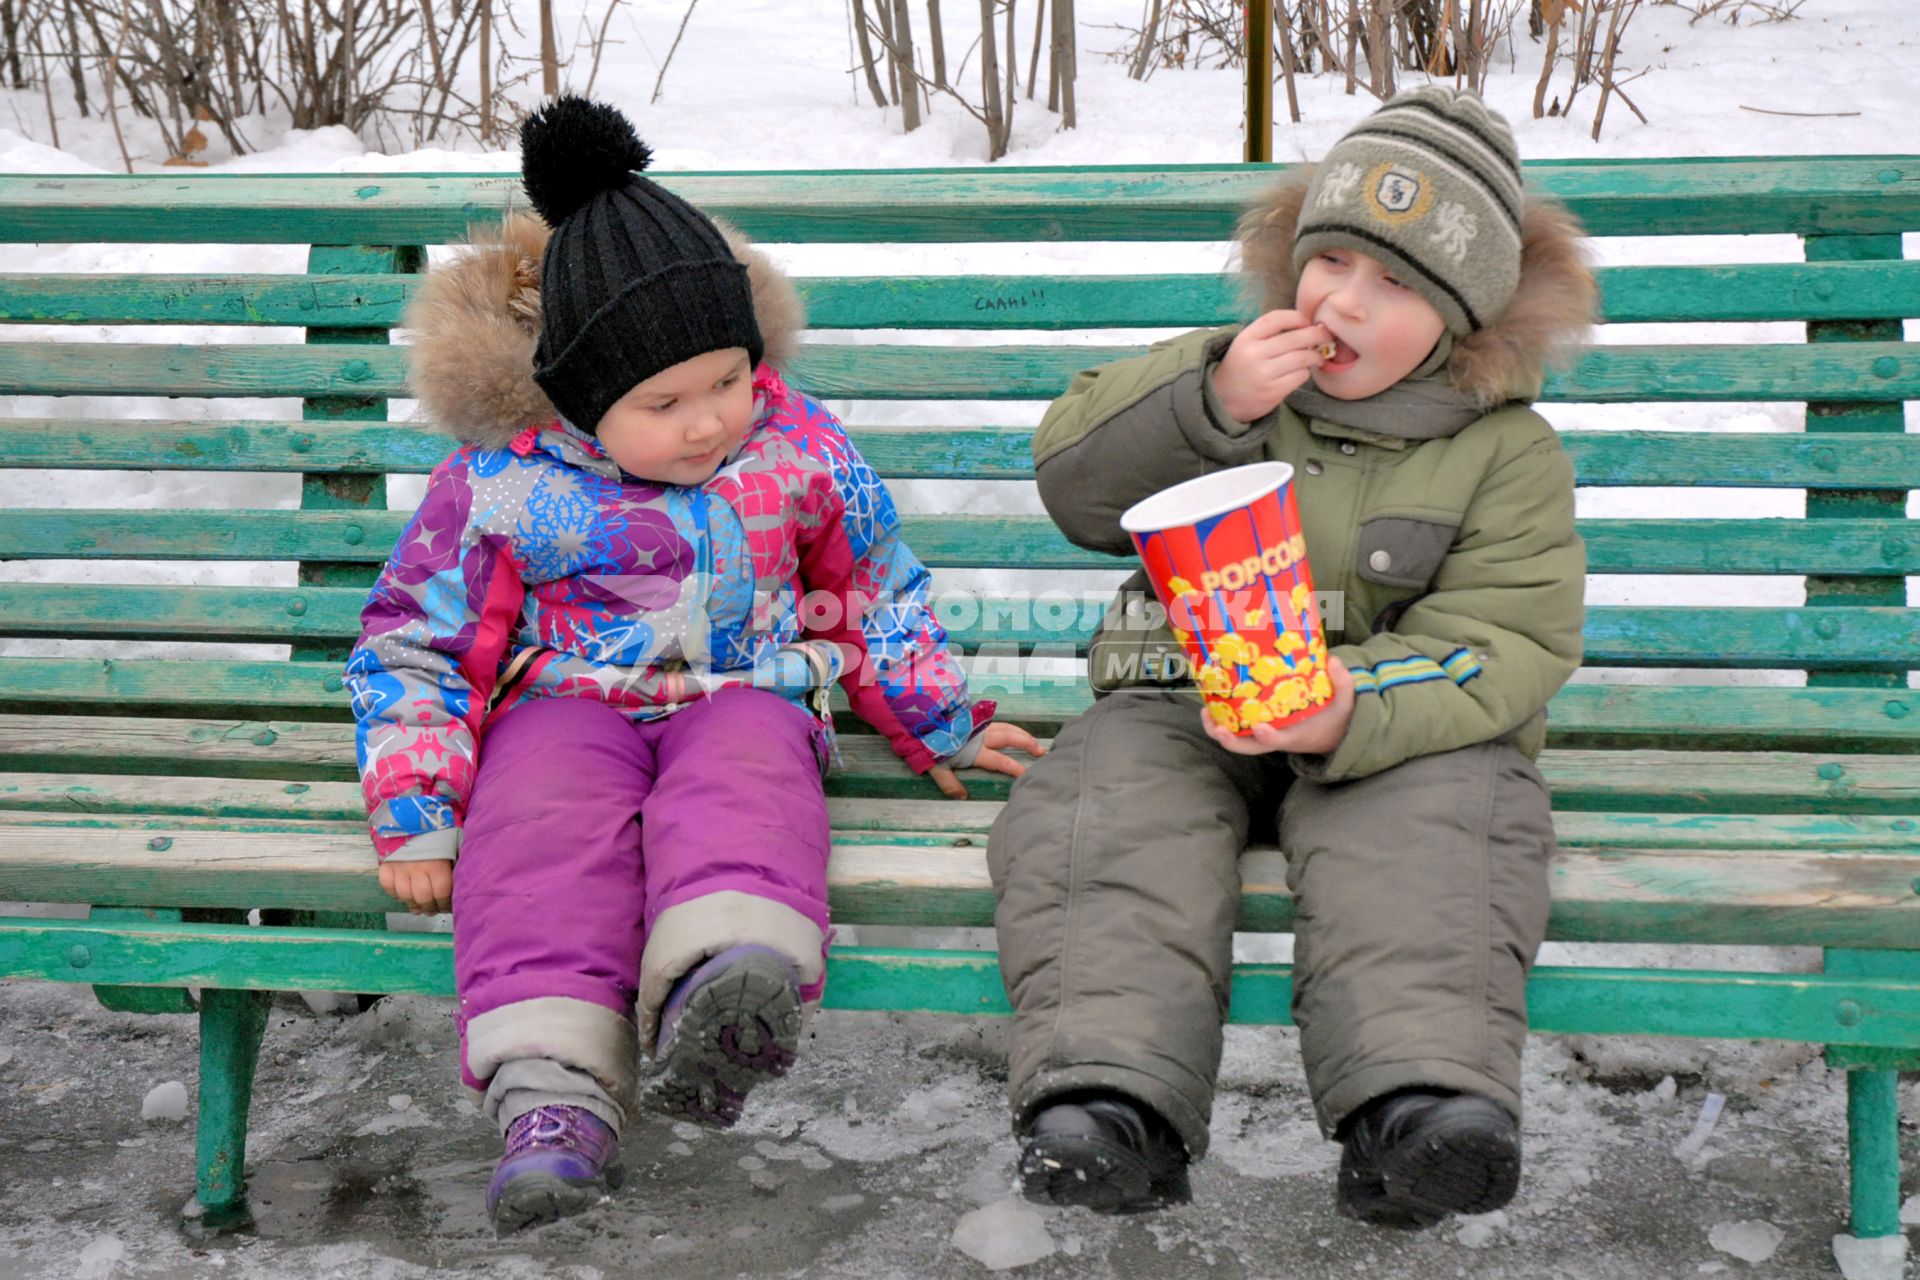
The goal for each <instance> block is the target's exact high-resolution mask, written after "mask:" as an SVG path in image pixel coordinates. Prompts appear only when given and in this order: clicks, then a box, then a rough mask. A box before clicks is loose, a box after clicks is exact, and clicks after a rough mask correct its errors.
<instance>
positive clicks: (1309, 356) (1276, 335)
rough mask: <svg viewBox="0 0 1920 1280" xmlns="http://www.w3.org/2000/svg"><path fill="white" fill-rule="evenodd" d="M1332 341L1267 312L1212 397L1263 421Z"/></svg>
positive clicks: (1243, 339) (1295, 319) (1317, 329)
mask: <svg viewBox="0 0 1920 1280" xmlns="http://www.w3.org/2000/svg"><path fill="white" fill-rule="evenodd" d="M1331 341H1333V334H1332V333H1330V332H1329V331H1328V330H1327V328H1326V327H1325V326H1324V325H1317V324H1311V323H1309V322H1308V320H1307V318H1306V317H1305V316H1303V315H1301V314H1300V313H1299V312H1298V311H1269V312H1267V313H1266V314H1265V315H1263V316H1261V317H1259V318H1258V319H1257V320H1255V321H1254V322H1253V323H1252V324H1250V325H1248V326H1247V327H1246V328H1244V329H1242V330H1241V331H1240V334H1239V336H1238V337H1236V338H1235V339H1234V340H1233V345H1232V346H1230V347H1228V348H1227V354H1226V355H1225V356H1223V357H1222V358H1221V360H1220V363H1219V364H1217V365H1215V366H1214V369H1213V394H1214V398H1215V399H1217V400H1219V402H1220V407H1221V408H1222V409H1225V410H1226V411H1227V412H1228V413H1229V414H1231V415H1232V416H1233V418H1234V420H1235V421H1237V422H1253V421H1255V420H1257V419H1260V418H1264V417H1266V416H1267V415H1268V414H1269V413H1272V412H1273V411H1274V409H1275V408H1276V407H1278V406H1279V404H1280V402H1281V401H1282V400H1285V399H1286V398H1287V397H1288V396H1290V395H1292V394H1293V393H1294V392H1295V391H1297V390H1299V389H1300V386H1301V384H1303V383H1304V382H1306V380H1307V378H1308V376H1309V375H1311V374H1312V372H1313V371H1314V370H1315V369H1317V368H1319V367H1320V366H1321V365H1322V364H1324V363H1325V362H1326V357H1325V356H1324V355H1322V354H1321V353H1320V348H1321V347H1322V345H1324V344H1325V343H1328V342H1331ZM1314 718H1315V719H1316V720H1317V719H1319V718H1320V717H1318V716H1315V717H1314Z"/></svg>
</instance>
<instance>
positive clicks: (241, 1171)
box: [194, 990, 272, 1231]
mask: <svg viewBox="0 0 1920 1280" xmlns="http://www.w3.org/2000/svg"><path fill="white" fill-rule="evenodd" d="M271 1000H272V996H271V995H270V994H269V993H267V992H265V991H223V990H206V991H202V992H201V993H200V1129H199V1142H198V1150H197V1152H196V1156H197V1164H198V1168H197V1172H196V1178H195V1191H194V1197H195V1199H196V1200H198V1201H199V1205H200V1210H201V1213H200V1220H201V1222H202V1223H203V1224H204V1225H205V1226H206V1227H209V1228H212V1229H213V1230H216V1231H218V1230H226V1229H228V1228H230V1227H236V1226H240V1225H243V1224H244V1223H245V1222H246V1221H247V1218H248V1216H249V1215H248V1212H247V1198H246V1164H247V1108H248V1107H249V1105H250V1104H251V1103H252V1101H253V1068H254V1064H255V1063H256V1062H258V1061H259V1058H260V1038H261V1036H262V1035H263V1034H264V1033H265V1032H266V1028H267V1006H268V1004H269V1002H270V1001H271Z"/></svg>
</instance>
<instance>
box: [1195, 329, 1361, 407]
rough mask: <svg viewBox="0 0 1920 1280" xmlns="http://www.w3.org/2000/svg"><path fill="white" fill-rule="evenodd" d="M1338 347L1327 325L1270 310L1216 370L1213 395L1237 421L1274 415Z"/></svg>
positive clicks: (1244, 333)
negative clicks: (1275, 410) (1282, 402)
mask: <svg viewBox="0 0 1920 1280" xmlns="http://www.w3.org/2000/svg"><path fill="white" fill-rule="evenodd" d="M1336 350H1338V348H1337V347H1336V346H1335V344H1334V342H1333V334H1332V333H1330V332H1329V331H1328V330H1327V328H1326V326H1324V325H1318V324H1311V323H1309V322H1308V320H1307V318H1306V317H1305V316H1303V315H1301V314H1300V313H1299V312H1298V311H1269V312H1267V313H1266V314H1265V315H1263V316H1261V317H1259V318H1258V319H1257V320H1255V321H1254V322H1253V323H1252V324H1250V325H1248V326H1247V327H1246V328H1244V329H1242V330H1241V331H1240V333H1239V336H1238V337H1236V338H1234V340H1233V345H1232V346H1230V347H1228V348H1227V354H1226V355H1225V356H1223V357H1221V360H1220V363H1219V364H1217V365H1215V366H1214V369H1213V394H1214V398H1215V399H1217V400H1218V401H1219V402H1220V407H1221V408H1222V409H1224V410H1226V412H1227V413H1228V414H1230V415H1231V416H1232V417H1233V419H1234V420H1235V421H1236V422H1253V421H1255V420H1256V419H1259V418H1264V417H1266V416H1267V415H1268V414H1269V413H1272V412H1273V411H1274V409H1275V408H1276V407H1278V405H1279V404H1280V402H1281V401H1282V400H1285V399H1286V398H1287V397H1288V396H1290V395H1292V394H1293V393H1294V392H1295V391H1297V390H1298V389H1299V388H1300V387H1301V385H1302V384H1304V383H1305V382H1306V380H1307V378H1308V377H1309V376H1310V375H1311V374H1312V373H1313V371H1314V370H1315V369H1317V368H1319V367H1320V366H1321V365H1322V364H1324V363H1326V361H1327V360H1328V359H1329V358H1330V357H1331V356H1332V355H1333V353H1334V352H1335V351H1336Z"/></svg>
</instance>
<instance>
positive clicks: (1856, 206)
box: [0, 155, 1920, 244]
mask: <svg viewBox="0 0 1920 1280" xmlns="http://www.w3.org/2000/svg"><path fill="white" fill-rule="evenodd" d="M1283 171H1284V166H1264V165H1244V166H1221V165H1163V166H1089V167H1085V168H1055V167H1047V166H1033V167H1027V166H1019V167H1017V168H1014V169H1007V170H930V171H929V170H911V169H894V170H848V171H842V172H834V173H819V172H813V173H779V172H760V171H756V172H751V173H704V174H680V173H661V174H659V175H658V178H659V181H660V182H661V185H663V186H665V187H667V188H669V189H671V190H673V191H676V192H678V193H679V194H681V195H682V196H684V197H685V198H687V199H689V200H691V201H693V202H694V203H695V204H696V205H698V206H699V207H700V208H702V209H705V210H707V211H709V212H710V213H713V214H717V215H720V216H722V217H726V218H728V219H730V220H732V221H733V222H735V223H736V224H737V225H738V226H739V227H740V228H741V229H742V230H744V231H746V232H747V233H748V234H749V235H752V236H755V237H757V238H759V239H763V240H768V241H786V240H794V241H808V242H813V243H825V244H847V243H869V242H897V243H921V242H930V241H931V242H943V241H944V242H972V241H1009V240H1011V241H1021V240H1028V241H1034V240H1037V241H1065V240H1224V239H1227V238H1228V237H1229V236H1230V235H1231V234H1232V229H1233V224H1234V221H1235V219H1236V218H1237V217H1238V216H1239V213H1240V211H1241V210H1242V209H1244V208H1245V207H1246V206H1247V205H1248V204H1249V203H1250V202H1251V201H1253V200H1254V199H1256V198H1257V197H1258V196H1260V195H1261V194H1263V193H1264V192H1265V191H1266V190H1267V189H1269V188H1270V187H1271V186H1272V185H1273V183H1274V182H1275V181H1276V180H1277V178H1278V177H1279V176H1280V174H1281V173H1282V172H1283ZM1526 172H1527V177H1528V180H1529V181H1530V182H1531V183H1533V184H1535V185H1537V186H1538V187H1539V188H1540V189H1541V190H1543V191H1545V192H1547V193H1549V194H1552V195H1554V196H1557V197H1559V198H1560V199H1562V200H1564V201H1566V202H1567V203H1568V205H1569V206H1570V207H1571V208H1572V210H1573V211H1574V212H1575V213H1576V214H1578V215H1579V216H1580V218H1581V219H1582V221H1583V222H1585V224H1586V226H1587V228H1588V230H1589V231H1590V232H1591V233H1592V234H1594V235H1654V234H1665V235H1682V234H1720V235H1741V234H1746V235H1762V234H1780V233H1812V232H1819V233H1827V234H1841V233H1844V234H1856V235H1858V234H1871V233H1887V232H1899V231H1905V230H1908V229H1910V228H1912V227H1913V226H1914V225H1915V222H1916V219H1920V213H1917V212H1916V209H1920V158H1916V157H1912V156H1898V155H1887V156H1878V155H1875V156H1841V157H1805V158H1801V157H1785V158H1782V157H1731V156H1730V157H1711V158H1705V157H1677V158H1673V159H1667V160H1638V159H1636V160H1613V161H1579V160H1573V161H1569V160H1544V161H1534V162H1531V163H1528V164H1527V165H1526ZM524 201H525V196H524V194H523V192H522V190H521V186H520V182H519V178H518V176H517V175H506V174H399V173H386V174H364V175H355V176H354V177H353V178H350V179H347V180H345V181H342V180H341V179H340V178H337V177H326V176H319V177H301V176H282V177H251V176H249V177H242V176H232V177H229V176H225V175H221V176H219V177H218V178H216V179H215V180H212V181H208V180H205V179H203V178H199V177H184V178H183V177H179V176H174V175H160V174H154V175H147V174H142V175H137V176H126V177H122V176H119V175H112V176H99V177H94V176H85V177H81V176H72V177H66V176H60V175H41V174H35V175H21V176H17V177H10V178H7V179H0V241H10V242H14V243H33V242H71V241H109V242H113V241H121V242H131V243H145V242H147V241H149V240H151V239H152V237H153V235H154V233H155V228H156V226H162V225H164V226H165V227H166V229H167V230H166V235H167V238H168V239H169V240H170V241H176V242H180V243H195V244H205V243H231V244H451V243H455V242H457V241H459V240H461V239H463V238H465V235H466V233H467V228H468V227H469V226H470V225H472V224H476V223H490V222H493V221H496V220H497V219H498V218H499V216H500V214H501V213H502V212H503V211H505V210H506V209H508V208H510V207H519V208H525V204H524Z"/></svg>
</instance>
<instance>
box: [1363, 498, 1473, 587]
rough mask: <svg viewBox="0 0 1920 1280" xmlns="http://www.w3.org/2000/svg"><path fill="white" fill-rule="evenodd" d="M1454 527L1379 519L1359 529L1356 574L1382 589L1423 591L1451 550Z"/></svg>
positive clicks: (1403, 518) (1399, 518)
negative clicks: (1393, 588)
mask: <svg viewBox="0 0 1920 1280" xmlns="http://www.w3.org/2000/svg"><path fill="white" fill-rule="evenodd" d="M1459 532H1460V526H1459V525H1457V524H1443V523H1441V522H1439V521H1437V520H1416V519H1414V518H1412V517H1410V516H1378V517H1375V518H1374V519H1372V520H1369V521H1367V522H1366V523H1364V524H1362V525H1361V526H1360V538H1359V542H1358V555H1357V557H1356V559H1357V563H1356V565H1355V571H1356V572H1357V573H1359V575H1360V576H1361V577H1362V578H1365V579H1366V580H1367V581H1368V582H1377V583H1379V584H1380V585H1381V586H1383V587H1400V588H1402V589H1405V590H1411V591H1425V590H1426V589H1427V587H1428V585H1429V584H1430V583H1432V581H1433V575H1434V574H1436V573H1438V572H1439V571H1440V565H1441V564H1442V562H1444V561H1445V560H1446V558H1447V552H1448V551H1449V550H1451V549H1452V547H1453V539H1454V535H1455V534H1457V533H1459Z"/></svg>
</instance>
